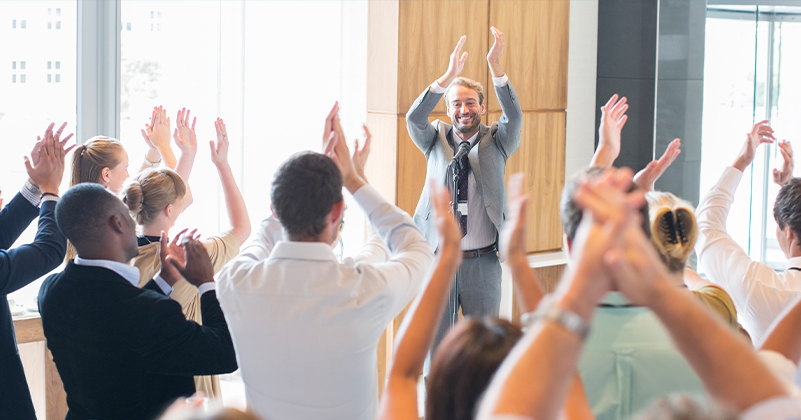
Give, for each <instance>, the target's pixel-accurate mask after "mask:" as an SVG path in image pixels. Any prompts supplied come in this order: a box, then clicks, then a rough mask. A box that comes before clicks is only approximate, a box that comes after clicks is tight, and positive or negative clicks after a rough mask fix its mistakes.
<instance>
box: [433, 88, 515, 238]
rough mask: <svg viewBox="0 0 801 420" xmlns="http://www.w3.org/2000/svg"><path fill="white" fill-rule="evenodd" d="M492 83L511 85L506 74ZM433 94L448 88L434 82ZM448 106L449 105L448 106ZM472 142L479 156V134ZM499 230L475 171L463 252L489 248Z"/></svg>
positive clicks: (470, 179) (470, 177)
mask: <svg viewBox="0 0 801 420" xmlns="http://www.w3.org/2000/svg"><path fill="white" fill-rule="evenodd" d="M492 83H493V85H495V86H498V87H501V86H506V84H507V83H509V78H508V77H507V76H506V75H505V74H504V75H503V76H501V77H493V78H492ZM430 89H431V92H433V93H437V94H441V93H445V90H446V88H444V87H442V86H440V85H439V83H437V82H436V81H434V83H432V84H431V86H430ZM446 105H447V104H446ZM451 135H452V136H453V137H452V138H453V141H454V143H455V145H456V147H457V148H458V147H459V144H461V143H462V139H461V138H459V137H458V136H457V135H456V133H452V134H451ZM467 141H469V142H470V148H471V152H470V154H473V153H475V154H478V150H477V149H476V150H473V147H474V146H475V145H476V142H477V141H478V132H476V134H473V136H472V137H470V138H469V139H467ZM452 183H453V182H452V181H451V180H448V187H449V188H450V187H451V184H452ZM497 233H498V232H497V230H496V229H495V224H494V223H492V220H490V218H489V215H488V214H487V210H486V209H485V208H484V198H483V197H481V194H479V193H478V183H477V182H476V176H475V175H474V173H473V171H472V170H471V171H469V172H468V173H467V234H466V235H464V237H463V238H462V243H461V245H462V250H465V251H468V250H473V249H481V248H485V247H488V246H490V245H492V244H494V243H495V240H496V237H497Z"/></svg>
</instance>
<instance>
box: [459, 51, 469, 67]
mask: <svg viewBox="0 0 801 420" xmlns="http://www.w3.org/2000/svg"><path fill="white" fill-rule="evenodd" d="M465 61H467V51H465V52H463V53H462V58H460V59H459V64H460V65H464V62H465Z"/></svg>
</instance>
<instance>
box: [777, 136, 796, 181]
mask: <svg viewBox="0 0 801 420" xmlns="http://www.w3.org/2000/svg"><path fill="white" fill-rule="evenodd" d="M778 146H779V152H781V154H782V168H781V169H778V168H773V182H775V183H776V184H777V185H778V186H780V187H782V186H784V184H786V183H787V181H789V180H791V179H793V167H795V162H793V146H792V145H791V144H790V142H789V141H787V140H782V141H780V142H779V143H778Z"/></svg>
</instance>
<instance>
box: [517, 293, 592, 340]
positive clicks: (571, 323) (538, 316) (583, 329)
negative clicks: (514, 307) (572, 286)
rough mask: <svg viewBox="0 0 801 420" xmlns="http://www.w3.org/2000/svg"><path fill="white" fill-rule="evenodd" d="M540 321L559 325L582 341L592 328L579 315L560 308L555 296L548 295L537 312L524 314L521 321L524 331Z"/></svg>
mask: <svg viewBox="0 0 801 420" xmlns="http://www.w3.org/2000/svg"><path fill="white" fill-rule="evenodd" d="M540 320H545V321H551V322H555V323H557V324H559V326H561V327H562V328H564V329H566V330H568V331H570V332H572V333H573V334H576V335H577V336H578V337H579V338H580V339H581V340H584V339H585V338H587V334H589V332H590V326H589V324H587V322H586V321H585V320H584V318H582V317H581V316H579V315H578V314H577V313H575V312H572V311H569V310H567V309H563V308H560V307H559V306H558V305H557V304H556V302H554V301H553V295H546V296H545V297H543V298H542V301H541V302H540V304H539V306H538V307H537V309H536V310H534V311H532V312H528V313H525V314H523V315H522V316H521V317H520V321H521V322H522V324H523V328H524V329H528V328H529V327H531V326H532V325H534V324H535V323H537V322H538V321H540Z"/></svg>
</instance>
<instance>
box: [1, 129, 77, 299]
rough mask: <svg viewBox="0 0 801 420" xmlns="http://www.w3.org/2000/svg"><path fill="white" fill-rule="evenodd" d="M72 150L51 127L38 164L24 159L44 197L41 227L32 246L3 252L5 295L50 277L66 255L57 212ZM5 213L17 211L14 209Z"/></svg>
mask: <svg viewBox="0 0 801 420" xmlns="http://www.w3.org/2000/svg"><path fill="white" fill-rule="evenodd" d="M62 128H63V126H62ZM59 132H60V130H59ZM69 149H70V148H67V149H66V150H65V149H64V145H63V144H62V143H61V142H60V141H59V138H58V136H54V134H53V125H52V124H51V125H50V127H48V129H47V131H46V132H45V136H44V141H43V143H42V145H41V150H39V156H38V157H37V159H38V162H37V164H35V165H32V160H33V158H30V159H29V158H28V157H25V169H26V170H27V172H28V176H29V177H30V181H31V183H32V184H33V185H36V186H37V187H38V188H39V190H41V192H42V194H43V195H44V197H43V198H42V203H41V208H40V209H39V227H38V230H37V232H36V238H35V239H34V241H33V242H32V243H30V244H25V245H21V246H18V247H16V248H14V249H11V250H8V251H6V250H0V293H2V294H8V293H11V292H13V291H15V290H18V289H20V288H22V287H24V286H26V285H27V284H28V283H30V282H32V281H33V280H36V279H37V278H39V277H40V276H43V275H45V274H47V272H48V271H50V270H52V269H54V268H56V267H57V266H58V265H59V264H60V263H61V260H62V259H63V258H64V254H65V253H66V252H67V240H66V238H64V235H63V234H62V233H61V231H60V230H59V229H58V226H56V219H55V215H54V211H55V207H56V201H55V200H57V199H58V190H59V186H60V185H61V181H62V179H63V176H64V155H65V154H66V153H67V151H69ZM9 207H10V205H9ZM3 211H4V212H7V211H14V208H9V209H7V210H3ZM28 222H30V220H28Z"/></svg>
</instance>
